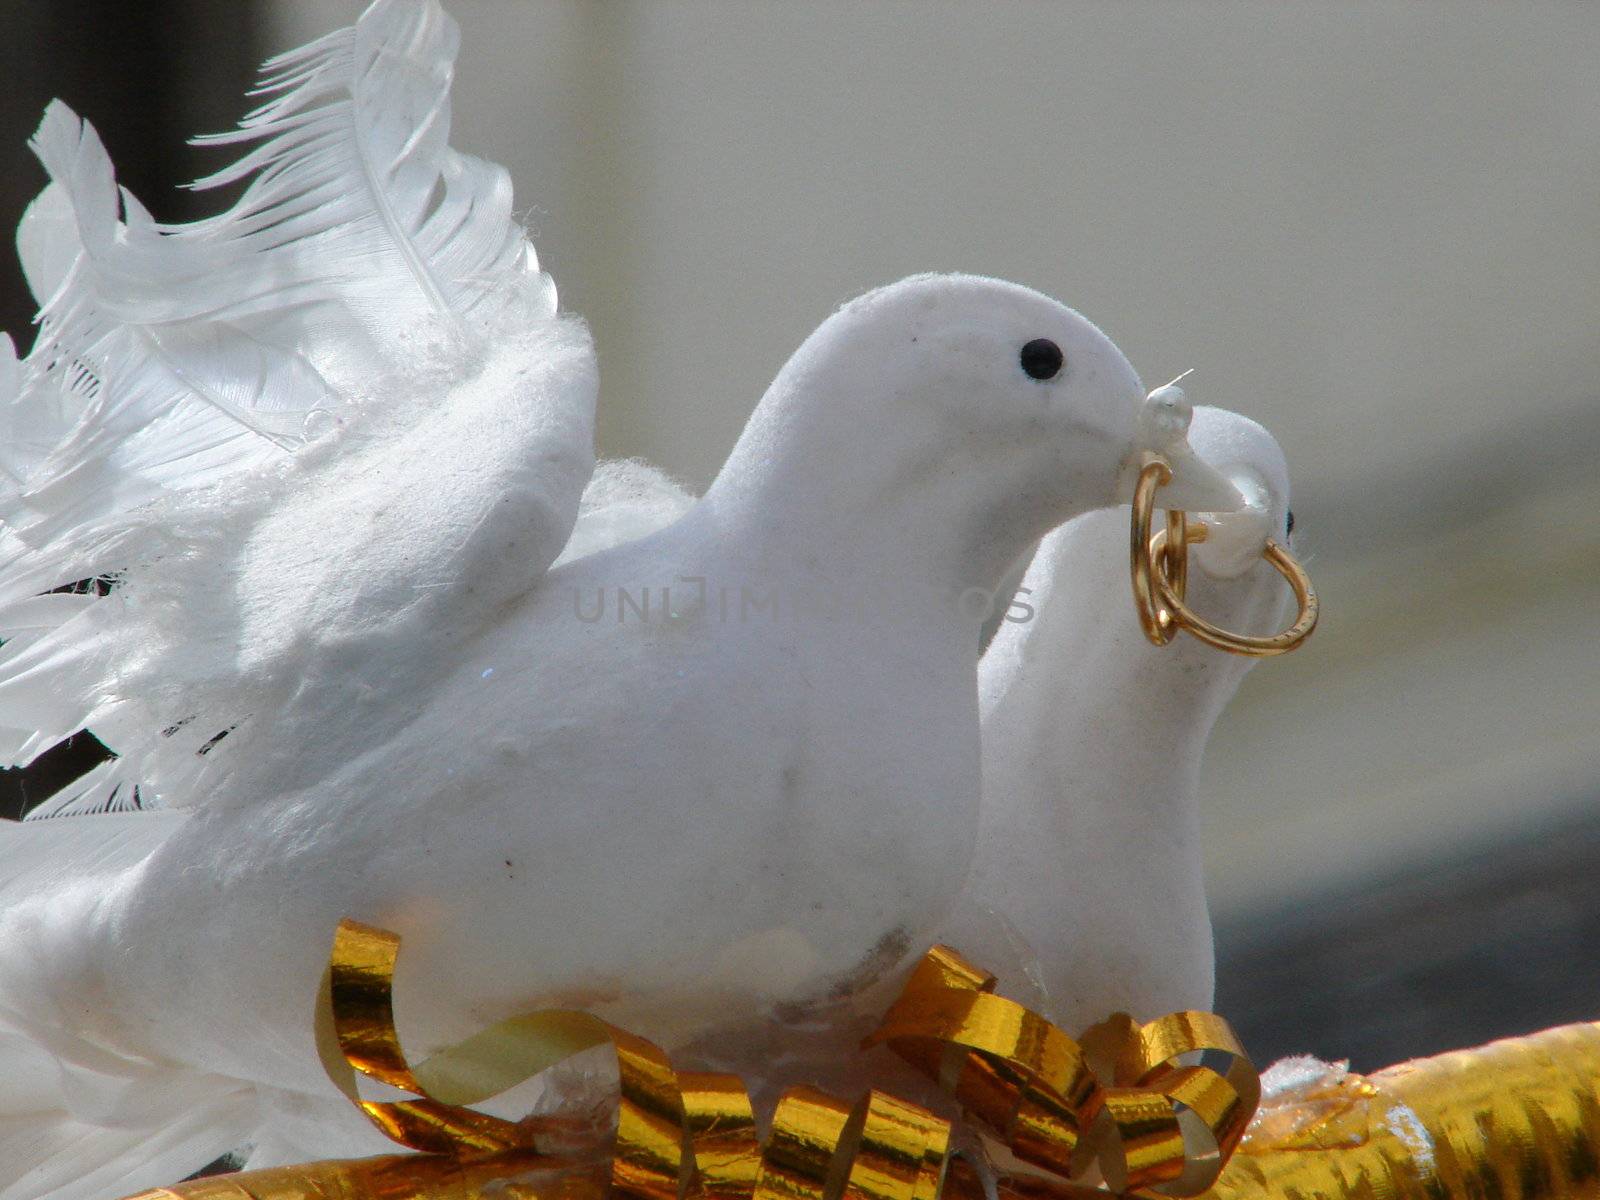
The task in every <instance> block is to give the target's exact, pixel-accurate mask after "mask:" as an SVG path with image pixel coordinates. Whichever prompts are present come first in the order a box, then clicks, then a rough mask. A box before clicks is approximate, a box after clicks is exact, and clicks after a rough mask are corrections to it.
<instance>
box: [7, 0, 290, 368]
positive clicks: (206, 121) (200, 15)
mask: <svg viewBox="0 0 1600 1200" xmlns="http://www.w3.org/2000/svg"><path fill="white" fill-rule="evenodd" d="M259 42H260V21H259V17H258V9H257V6H256V5H255V4H254V3H253V2H251V0H144V3H140V4H128V3H126V2H125V0H73V2H72V3H66V2H65V0H0V80H3V81H4V87H0V162H4V164H5V167H4V170H0V229H3V230H4V231H5V242H6V249H5V250H4V252H3V253H0V330H3V331H4V332H6V333H9V334H11V336H12V339H13V340H14V341H15V342H16V343H17V349H18V352H19V353H23V352H26V350H27V348H28V346H30V345H31V344H32V342H33V334H32V331H31V322H32V320H33V313H34V304H33V299H32V297H31V296H30V295H29V294H28V289H27V286H26V285H25V284H24V282H23V279H22V272H21V269H20V268H19V266H18V265H17V256H16V252H15V250H14V249H12V244H13V243H12V237H13V233H14V231H15V230H16V227H17V221H18V219H19V218H20V217H21V216H22V211H23V209H24V208H26V207H27V205H28V202H29V201H30V200H32V199H33V198H34V196H36V195H37V194H38V193H39V190H40V189H41V188H42V187H43V186H44V182H45V176H44V171H43V169H42V168H40V167H39V166H38V164H37V162H36V161H35V160H34V158H33V156H32V155H31V154H30V153H29V152H28V149H27V145H26V143H27V141H28V138H29V137H31V136H32V134H33V131H34V129H35V128H36V127H37V126H38V124H39V118H40V116H41V115H43V113H44V108H45V105H46V104H47V103H49V101H50V100H51V99H52V98H59V99H61V100H64V101H65V102H66V103H67V104H69V105H70V106H71V107H72V108H73V110H74V111H76V112H77V113H78V115H79V116H81V117H85V118H87V119H88V120H89V121H90V122H91V123H92V124H93V125H94V127H95V128H96V129H97V130H98V131H99V133H100V137H101V140H102V141H104V142H105V144H106V148H107V150H109V151H110V153H111V158H112V161H113V162H115V163H116V166H117V178H118V181H119V182H120V183H121V184H122V185H123V186H124V187H126V188H127V189H128V190H129V191H131V192H132V193H133V194H134V195H136V196H137V197H139V199H140V200H141V201H142V202H143V203H144V204H145V206H146V207H147V208H149V209H150V211H151V212H153V213H154V214H155V215H156V217H157V218H159V219H161V220H168V221H173V220H187V219H190V218H192V217H194V216H197V215H200V214H201V213H202V212H209V211H213V210H214V209H215V208H216V207H217V205H218V204H219V200H218V199H217V198H215V197H209V196H203V195H202V196H197V195H195V194H194V193H191V192H188V191H179V190H178V186H179V185H180V184H183V183H186V182H188V181H190V180H192V179H195V178H197V177H198V176H200V175H202V174H204V173H205V172H206V171H208V170H212V169H214V168H215V167H216V166H217V165H218V164H219V163H221V162H225V161H226V160H227V159H226V156H222V155H219V153H218V152H217V151H215V150H213V151H205V152H203V151H200V150H198V149H196V148H194V147H191V146H189V145H187V144H186V142H187V139H188V138H189V137H191V136H193V135H195V134H198V133H208V132H215V131H217V130H222V129H227V128H230V127H232V126H233V124H234V123H235V122H236V121H237V120H238V119H239V117H240V116H242V115H243V114H244V112H245V111H246V109H247V107H248V102H247V101H246V100H245V99H244V93H245V91H246V90H247V89H248V88H249V87H250V86H251V82H252V80H253V79H254V75H255V68H256V65H257V62H258V60H259V58H260V57H261V53H260V45H259Z"/></svg>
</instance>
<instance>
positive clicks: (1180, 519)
mask: <svg viewBox="0 0 1600 1200" xmlns="http://www.w3.org/2000/svg"><path fill="white" fill-rule="evenodd" d="M1171 479H1172V468H1171V467H1170V466H1168V465H1167V463H1166V461H1165V460H1164V459H1162V458H1161V457H1160V456H1159V455H1154V454H1152V455H1149V456H1148V457H1147V459H1146V461H1145V465H1144V466H1143V468H1141V470H1140V471H1139V482H1138V484H1137V485H1136V486H1135V488H1134V492H1133V528H1132V536H1131V539H1130V542H1129V551H1130V555H1131V561H1132V567H1133V600H1134V606H1135V608H1136V609H1137V610H1138V614H1139V624H1140V627H1141V628H1142V629H1143V630H1144V634H1145V637H1147V638H1149V639H1150V641H1151V642H1153V643H1154V644H1155V645H1157V646H1165V645H1167V644H1168V643H1169V642H1171V641H1172V639H1173V638H1175V637H1177V636H1178V630H1179V629H1184V630H1187V631H1188V632H1189V633H1190V634H1191V635H1192V636H1194V637H1196V638H1199V639H1200V640H1201V641H1202V642H1205V643H1206V645H1208V646H1215V647H1216V648H1217V649H1218V650H1226V651H1228V652H1229V653H1230V654H1243V655H1248V656H1249V657H1252V658H1268V657H1271V656H1272V655H1275V654H1286V653H1288V652H1289V651H1290V650H1293V649H1294V648H1295V647H1296V646H1298V645H1299V644H1300V643H1301V642H1303V641H1305V640H1306V638H1308V637H1310V636H1311V631H1312V630H1313V629H1315V628H1316V627H1317V617H1318V615H1319V608H1318V604H1317V593H1316V591H1315V590H1314V589H1313V588H1312V586H1311V579H1310V577H1309V576H1308V575H1307V574H1306V571H1305V568H1304V567H1302V566H1301V565H1300V563H1299V562H1298V561H1297V560H1296V559H1295V557H1294V556H1293V555H1292V554H1290V553H1289V551H1288V550H1286V549H1285V548H1284V547H1282V546H1280V545H1279V544H1278V543H1277V542H1275V541H1273V540H1272V539H1271V538H1268V539H1267V542H1266V545H1265V546H1264V547H1263V548H1262V551H1261V557H1262V558H1264V559H1266V560H1267V562H1269V563H1271V564H1272V566H1273V568H1274V569H1275V570H1276V571H1277V572H1278V574H1280V575H1282V576H1283V577H1284V579H1285V580H1286V581H1287V582H1288V584H1289V587H1290V588H1291V589H1292V590H1293V591H1294V598H1295V602H1296V603H1297V604H1298V605H1299V607H1300V611H1299V614H1298V615H1297V616H1296V617H1295V621H1294V624H1292V625H1290V626H1289V627H1288V628H1287V629H1284V630H1282V631H1281V632H1278V633H1275V634H1272V635H1270V636H1268V637H1251V636H1249V635H1247V634H1242V633H1234V632H1232V631H1231V630H1227V629H1223V628H1222V627H1220V626H1218V625H1213V624H1212V623H1211V622H1210V621H1207V620H1206V619H1205V618H1204V617H1202V616H1200V615H1199V614H1197V613H1196V612H1195V611H1194V610H1193V609H1191V608H1190V607H1189V606H1188V604H1187V603H1185V592H1186V585H1187V582H1188V574H1189V547H1190V546H1191V545H1193V544H1194V543H1196V542H1203V541H1205V539H1206V527H1205V525H1203V524H1201V523H1199V522H1196V523H1195V524H1193V525H1191V524H1189V521H1188V517H1187V514H1185V513H1184V512H1183V511H1182V510H1178V509H1169V510H1168V512H1167V527H1166V528H1165V529H1164V530H1161V531H1159V532H1156V533H1152V532H1151V528H1150V527H1151V523H1152V521H1153V520H1154V515H1155V503H1156V491H1157V489H1159V488H1160V487H1161V486H1162V485H1163V484H1166V483H1168V482H1170V481H1171Z"/></svg>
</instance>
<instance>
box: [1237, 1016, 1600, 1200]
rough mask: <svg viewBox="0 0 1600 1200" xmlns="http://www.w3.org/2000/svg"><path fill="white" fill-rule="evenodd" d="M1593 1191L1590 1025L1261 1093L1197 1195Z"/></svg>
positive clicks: (1598, 1155) (1559, 1197) (1597, 1182)
mask: <svg viewBox="0 0 1600 1200" xmlns="http://www.w3.org/2000/svg"><path fill="white" fill-rule="evenodd" d="M1268 1197H1272V1198H1273V1200H1279V1198H1282V1200H1322V1198H1326V1200H1343V1198H1345V1197H1355V1198H1359V1200H1437V1198H1440V1197H1448V1198H1449V1200H1480V1198H1481V1200H1595V1198H1600V1023H1594V1024H1582V1025H1564V1026H1561V1027H1559V1028H1556V1029H1547V1030H1545V1031H1544V1032H1543V1033H1535V1034H1531V1035H1530V1036H1528V1037H1520V1038H1511V1039H1508V1040H1506V1041H1500V1042H1491V1043H1489V1044H1488V1045H1487V1046H1480V1047H1478V1048H1477V1049H1475V1050H1458V1051H1455V1052H1453V1053H1450V1054H1441V1055H1439V1056H1438V1057H1437V1058H1425V1059H1418V1060H1416V1061H1414V1062H1408V1063H1401V1064H1400V1065H1398V1066H1394V1067H1388V1068H1386V1069H1385V1070H1382V1071H1379V1072H1377V1073H1376V1074H1373V1075H1369V1076H1362V1075H1354V1074H1343V1073H1339V1072H1336V1073H1333V1074H1331V1075H1329V1076H1326V1077H1325V1078H1323V1079H1322V1080H1320V1081H1317V1082H1314V1083H1312V1084H1311V1085H1309V1086H1307V1087H1303V1088H1300V1089H1296V1090H1293V1091H1291V1092H1289V1093H1288V1094H1286V1095H1283V1096H1281V1097H1273V1098H1271V1099H1270V1100H1269V1101H1268V1102H1267V1103H1266V1105H1265V1106H1264V1107H1263V1109H1262V1111H1261V1113H1260V1115H1259V1117H1258V1118H1257V1120H1256V1122H1255V1124H1254V1125H1253V1127H1252V1128H1251V1131H1250V1133H1249V1135H1248V1136H1247V1138H1246V1139H1245V1141H1244V1144H1243V1145H1242V1146H1241V1147H1240V1149H1239V1152H1238V1153H1237V1154H1236V1155H1235V1156H1234V1157H1233V1160H1232V1161H1231V1162H1230V1163H1229V1164H1228V1167H1227V1170H1225V1171H1224V1172H1223V1173H1222V1177H1221V1179H1220V1180H1219V1181H1218V1183H1217V1185H1216V1187H1215V1188H1213V1189H1212V1191H1211V1192H1210V1193H1208V1196H1207V1200H1267V1198H1268Z"/></svg>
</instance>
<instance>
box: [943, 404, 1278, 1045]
mask: <svg viewBox="0 0 1600 1200" xmlns="http://www.w3.org/2000/svg"><path fill="white" fill-rule="evenodd" d="M1190 440H1191V444H1192V446H1193V448H1194V450H1195V451H1196V452H1197V453H1198V454H1200V455H1201V456H1202V457H1203V458H1204V459H1206V460H1207V461H1208V462H1210V463H1211V464H1212V465H1214V466H1215V467H1217V468H1218V469H1219V470H1221V471H1222V473H1223V474H1225V475H1227V476H1228V477H1230V478H1231V479H1233V480H1234V482H1235V484H1236V485H1237V486H1239V488H1240V490H1241V491H1243V492H1244V493H1245V494H1246V495H1247V496H1248V497H1250V498H1251V501H1252V504H1251V507H1250V508H1249V509H1247V510H1245V511H1243V512H1240V513H1238V514H1230V519H1229V521H1228V522H1227V529H1226V531H1223V532H1219V543H1222V545H1220V546H1212V547H1210V549H1212V550H1213V551H1216V550H1218V549H1222V550H1225V551H1226V553H1224V554H1222V555H1218V554H1216V553H1213V554H1211V555H1209V556H1207V555H1202V554H1199V553H1196V554H1194V556H1193V561H1192V562H1191V567H1190V584H1189V592H1190V600H1191V603H1192V605H1193V607H1194V608H1195V609H1196V610H1197V611H1199V612H1202V613H1205V614H1207V615H1208V616H1210V617H1212V618H1213V619H1214V620H1217V621H1219V622H1220V623H1221V624H1223V625H1224V626H1226V627H1228V628H1234V629H1241V630H1244V631H1247V632H1268V631H1270V630H1271V629H1272V628H1274V627H1275V623H1276V622H1277V621H1279V620H1280V618H1281V617H1282V615H1283V611H1284V607H1285V603H1286V599H1287V589H1286V588H1285V587H1284V585H1283V584H1282V582H1281V580H1280V579H1279V577H1278V576H1277V574H1276V572H1274V571H1273V570H1272V568H1271V567H1270V566H1268V565H1266V564H1265V563H1262V562H1260V552H1261V547H1262V544H1263V541H1264V539H1265V538H1266V537H1267V536H1269V535H1272V536H1279V537H1281V536H1282V530H1283V527H1284V519H1285V516H1286V513H1287V504H1288V477H1287V472H1286V469H1285V466H1284V461H1283V455H1282V452H1281V451H1280V450H1279V449H1278V446H1277V443H1276V442H1275V441H1273V439H1272V437H1271V435H1269V434H1268V433H1267V432H1266V431H1265V430H1264V429H1262V428H1261V427H1260V426H1259V425H1257V424H1256V423H1255V422H1253V421H1250V420H1248V419H1247V418H1244V417H1241V416H1237V415H1235V414H1233V413H1229V412H1225V411H1222V410H1220V409H1213V408H1200V409H1197V410H1196V411H1195V417H1194V424H1193V426H1192V427H1191V429H1190ZM1234 542H1237V543H1240V544H1239V545H1233V544H1231V543H1234ZM1206 548H1207V546H1205V545H1202V546H1201V547H1199V548H1198V549H1201V550H1204V549H1206ZM1241 550H1242V551H1243V552H1244V553H1245V554H1246V556H1253V557H1254V559H1255V561H1256V565H1255V566H1253V567H1252V568H1250V569H1249V570H1248V571H1247V572H1245V573H1243V574H1242V575H1238V576H1237V577H1235V578H1226V577H1218V576H1217V575H1214V574H1213V573H1212V567H1213V566H1214V565H1218V564H1220V565H1222V566H1224V567H1225V568H1226V570H1227V572H1228V573H1233V572H1234V570H1235V566H1236V560H1237V558H1238V556H1239V554H1240V551H1241ZM1127 555H1128V550H1127V510H1126V509H1117V510H1112V511H1109V512H1102V513H1091V514H1089V515H1087V516H1085V517H1082V518H1080V519H1079V520H1077V521H1074V522H1072V523H1071V524H1069V525H1067V526H1065V527H1064V528H1061V529H1058V530H1056V531H1055V532H1054V533H1052V534H1050V536H1049V537H1047V538H1046V539H1045V540H1044V542H1043V544H1042V545H1041V546H1040V547H1039V550H1038V551H1037V553H1036V554H1035V555H1034V558H1033V563H1032V565H1031V566H1030V567H1029V569H1028V572H1027V575H1026V576H1025V577H1024V580H1023V589H1024V590H1023V591H1021V592H1019V594H1018V598H1019V599H1020V600H1022V601H1024V602H1025V603H1027V604H1029V605H1031V606H1032V607H1033V609H1034V610H1035V612H1034V616H1033V619H1032V620H1029V621H1026V622H1005V623H1003V624H1002V626H1001V628H1000V631H999V632H998V633H997V634H996V635H995V638H994V640H993V642H992V643H991V644H990V646H989V648H988V651H987V652H986V653H985V655H984V658H983V662H982V664H981V667H980V670H979V686H980V690H981V696H982V700H981V704H982V713H983V764H984V766H983V771H984V778H983V814H982V825H981V829H980V832H979V836H978V849H977V855H976V857H975V860H974V864H973V868H972V874H971V877H970V878H969V880H968V885H967V888H966V890H965V892H964V893H963V895H962V899H961V902H960V905H959V907H958V911H957V914H956V916H955V917H954V918H953V920H952V922H951V923H950V925H949V926H948V927H947V928H946V929H945V930H944V931H943V933H942V936H944V937H945V938H946V939H947V940H950V941H951V942H953V943H954V944H955V945H956V946H957V947H962V946H966V947H969V948H970V947H983V957H984V960H985V965H986V966H988V967H989V968H990V969H991V970H996V971H999V972H1000V973H1001V974H1002V976H1003V977H1004V978H1007V979H1010V980H1022V979H1028V980H1030V981H1031V984H1032V990H1031V992H1030V991H1026V990H1024V989H1022V988H1021V986H1020V985H1019V986H1018V991H1017V994H1018V998H1019V999H1025V1000H1028V1001H1029V1002H1031V1003H1034V1004H1036V1005H1038V1006H1039V1007H1040V1008H1042V1009H1043V1010H1044V1011H1045V1012H1046V1013H1048V1014H1049V1015H1051V1016H1052V1017H1053V1018H1054V1019H1056V1020H1057V1021H1058V1022H1060V1023H1061V1024H1062V1025H1063V1026H1064V1027H1065V1028H1067V1029H1069V1030H1073V1029H1078V1028H1082V1027H1083V1026H1084V1025H1086V1024H1088V1023H1090V1022H1092V1021H1096V1020H1099V1019H1101V1018H1102V1017H1104V1016H1106V1015H1107V1014H1108V1013H1111V1012H1113V1011H1126V1012H1130V1013H1132V1014H1133V1015H1134V1016H1135V1017H1137V1018H1138V1019H1140V1020H1149V1019H1151V1018H1153V1017H1156V1016H1159V1015H1161V1014H1164V1013H1168V1012H1172V1011H1175V1010H1177V1009H1182V1008H1199V1009H1208V1008H1209V1007H1210V1005H1211V996H1212V981H1213V970H1214V967H1213V958H1212V945H1211V923H1210V919H1209V916H1208V914H1207V911H1206V903H1205V893H1204V884H1203V872H1202V862H1201V854H1200V830H1199V811H1198V797H1197V789H1198V782H1199V772H1200V762H1201V757H1202V755H1203V754H1204V751H1205V747H1206V743H1207V741H1208V740H1209V738H1210V734H1211V729H1212V726H1213V725H1214V723H1215V721H1216V719H1217V717H1218V716H1219V715H1220V714H1221V712H1222V709H1223V707H1224V706H1225V705H1226V704H1227V702H1228V700H1229V699H1230V698H1231V697H1232V696H1233V694H1234V692H1235V691H1236V690H1237V688H1238V686H1239V683H1240V681H1241V680H1242V679H1243V678H1244V675H1245V672H1246V671H1247V670H1249V668H1250V665H1251V663H1252V661H1253V660H1251V659H1245V658H1238V657H1234V656H1231V655H1226V654H1220V653H1218V652H1217V651H1215V650H1212V649H1210V648H1209V647H1206V646H1203V645H1201V644H1200V643H1199V642H1197V641H1195V640H1193V639H1191V638H1189V637H1187V636H1180V637H1179V639H1178V640H1177V642H1175V643H1174V644H1173V645H1170V646H1166V647H1160V648H1158V647H1155V646H1152V645H1150V644H1149V643H1148V642H1147V641H1146V640H1145V638H1144V635H1143V633H1142V632H1141V631H1140V629H1139V627H1138V624H1137V621H1136V618H1135V615H1134V610H1133V604H1132V600H1131V598H1130V596H1129V594H1128V559H1127Z"/></svg>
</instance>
